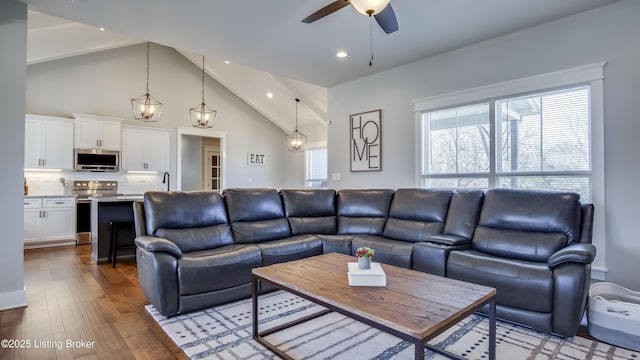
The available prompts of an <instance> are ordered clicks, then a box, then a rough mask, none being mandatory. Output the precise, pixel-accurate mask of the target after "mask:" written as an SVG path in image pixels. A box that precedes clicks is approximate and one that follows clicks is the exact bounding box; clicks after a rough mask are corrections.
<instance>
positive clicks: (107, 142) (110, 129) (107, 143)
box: [100, 120, 122, 151]
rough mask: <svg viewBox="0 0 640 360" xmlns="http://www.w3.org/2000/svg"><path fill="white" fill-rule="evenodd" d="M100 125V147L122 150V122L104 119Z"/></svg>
mask: <svg viewBox="0 0 640 360" xmlns="http://www.w3.org/2000/svg"><path fill="white" fill-rule="evenodd" d="M100 127H101V129H100V130H101V131H100V148H101V149H105V150H116V151H120V147H121V146H122V141H121V140H120V132H121V129H122V125H121V124H120V122H118V121H107V120H104V121H102V122H101V124H100Z"/></svg>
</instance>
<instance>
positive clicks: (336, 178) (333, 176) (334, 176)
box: [331, 173, 340, 181]
mask: <svg viewBox="0 0 640 360" xmlns="http://www.w3.org/2000/svg"><path fill="white" fill-rule="evenodd" d="M331 180H333V181H340V173H332V174H331Z"/></svg>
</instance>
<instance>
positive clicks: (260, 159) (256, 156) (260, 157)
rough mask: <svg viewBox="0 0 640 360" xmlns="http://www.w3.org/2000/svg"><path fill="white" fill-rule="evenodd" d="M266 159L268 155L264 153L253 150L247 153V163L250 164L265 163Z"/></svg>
mask: <svg viewBox="0 0 640 360" xmlns="http://www.w3.org/2000/svg"><path fill="white" fill-rule="evenodd" d="M265 159H266V157H265V155H264V154H260V153H253V152H249V153H247V164H249V165H258V166H260V165H264V163H265Z"/></svg>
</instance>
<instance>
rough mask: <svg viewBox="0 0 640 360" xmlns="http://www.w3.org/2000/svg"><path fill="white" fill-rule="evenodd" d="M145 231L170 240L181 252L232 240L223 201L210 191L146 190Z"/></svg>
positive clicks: (201, 248)
mask: <svg viewBox="0 0 640 360" xmlns="http://www.w3.org/2000/svg"><path fill="white" fill-rule="evenodd" d="M144 212H145V218H146V227H147V233H148V234H150V235H154V236H159V237H163V238H166V239H168V240H171V241H172V242H174V243H175V244H176V245H178V247H179V248H180V249H181V250H182V251H183V252H190V251H198V250H205V249H213V248H217V247H220V246H224V245H230V244H233V238H232V237H231V231H230V229H229V221H228V218H227V212H226V209H225V206H224V201H223V200H222V197H221V196H220V194H219V193H217V192H214V191H195V192H182V191H171V192H168V191H148V192H146V193H145V194H144Z"/></svg>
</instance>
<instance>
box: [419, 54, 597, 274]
mask: <svg viewBox="0 0 640 360" xmlns="http://www.w3.org/2000/svg"><path fill="white" fill-rule="evenodd" d="M605 65H606V62H599V63H593V64H588V65H583V66H578V67H574V68H569V69H563V70H559V71H553V72H549V73H545V74H539V75H534V76H529V77H525V78H521V79H514V80H510V81H505V82H500V83H495V84H489V85H486V86H480V87H477V88H471V89H466V90H462V91H456V92H453V93H449V94H439V95H435V96H431V97H428V98H423V99H417V100H415V101H414V104H415V112H416V134H417V137H418V140H419V141H418V144H416V152H417V154H416V155H417V159H418V160H417V161H416V184H420V185H422V186H423V187H466V188H491V187H510V188H520V189H551V190H564V191H573V192H577V193H578V194H580V200H581V201H583V202H590V203H593V205H594V206H595V214H596V216H595V218H594V222H593V244H594V245H595V246H596V247H597V248H598V256H597V257H596V259H595V260H594V262H593V264H592V267H591V269H592V271H593V272H592V276H593V278H594V279H599V280H604V279H605V274H606V271H607V267H606V264H605V258H606V227H605V222H604V218H605V213H606V206H605V202H606V201H605V192H604V182H605V177H604V123H605V119H604V67H605Z"/></svg>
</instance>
